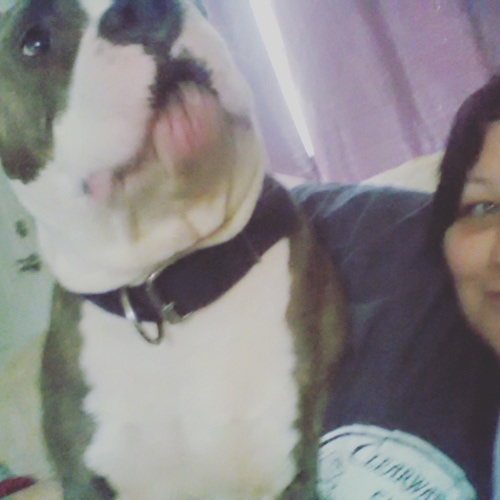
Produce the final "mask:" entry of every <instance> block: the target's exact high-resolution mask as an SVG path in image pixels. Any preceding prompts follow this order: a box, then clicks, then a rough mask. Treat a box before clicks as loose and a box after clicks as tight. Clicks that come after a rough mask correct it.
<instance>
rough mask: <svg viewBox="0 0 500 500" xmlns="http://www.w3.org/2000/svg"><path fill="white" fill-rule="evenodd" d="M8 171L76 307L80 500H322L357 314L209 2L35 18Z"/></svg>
mask: <svg viewBox="0 0 500 500" xmlns="http://www.w3.org/2000/svg"><path fill="white" fill-rule="evenodd" d="M0 22H1V24H0V74H1V79H0V156H1V160H2V164H3V167H4V169H5V172H6V173H7V175H8V177H9V178H10V180H11V183H12V187H13V189H14V191H15V192H16V194H17V195H18V197H19V199H20V200H21V201H22V203H23V204H24V205H25V206H26V207H27V208H28V210H29V211H30V212H31V213H32V214H33V216H34V218H35V220H36V223H37V228H38V236H39V242H40V248H41V251H42V254H43V256H44V258H45V260H46V262H47V263H48V265H49V266H50V268H51V270H52V272H53V274H54V275H55V277H56V279H57V281H58V285H57V286H56V290H55V294H54V302H53V308H52V319H51V324H50V329H49V334H48V338H47V342H46V347H45V351H44V359H43V373H42V382H41V386H42V393H43V399H44V431H45V436H46V441H47V445H48V448H49V450H50V454H51V456H52V458H53V461H54V463H55V466H56V469H57V471H58V473H59V475H60V478H61V480H62V483H63V487H64V492H65V498H67V499H69V500H76V499H100V498H112V497H115V496H116V497H118V498H124V499H129V500H139V499H141V500H142V499H146V500H149V499H158V500H164V499H183V498H186V499H187V498H218V499H243V498H292V497H294V498H301V499H303V498H314V497H315V495H316V493H315V484H316V454H317V445H318V436H319V433H320V431H321V423H322V418H321V417H322V415H321V414H322V408H323V406H324V401H325V397H326V394H327V393H326V390H327V387H328V382H329V380H330V375H331V372H332V366H335V365H336V364H337V362H338V359H339V357H340V355H341V352H342V346H343V330H344V322H345V320H344V315H343V313H342V312H343V310H344V309H343V304H342V297H341V294H340V292H339V287H338V285H337V284H336V280H335V277H334V274H333V269H332V266H331V263H330V261H329V259H328V258H327V257H326V256H325V254H324V253H323V252H322V250H321V248H319V247H318V245H317V244H316V243H315V241H314V239H313V237H312V235H311V231H310V229H309V228H308V226H307V224H306V220H305V218H304V216H303V215H302V214H301V213H300V210H299V209H298V208H297V207H296V206H295V204H294V203H293V202H292V201H291V199H290V197H289V195H288V193H287V192H286V191H285V190H284V189H283V188H282V187H280V186H279V185H278V184H277V183H276V182H275V181H274V180H272V179H271V178H270V177H268V176H266V175H265V174H264V167H265V165H266V159H265V155H264V152H263V147H262V143H261V139H260V137H259V133H258V131H257V130H256V125H255V120H254V116H253V111H252V98H251V93H250V90H249V88H248V86H247V84H246V82H245V81H244V79H243V78H242V76H241V74H240V73H239V72H238V70H237V69H236V67H235V66H234V63H233V62H232V60H231V57H230V55H229V53H228V51H227V49H226V47H225V45H224V43H223V41H222V40H221V38H220V37H219V35H218V34H217V33H216V32H215V31H214V29H213V28H212V27H211V25H210V24H209V22H208V21H207V19H206V17H205V15H204V13H203V7H202V6H201V4H200V3H197V2H196V1H194V0H141V1H139V0H114V1H112V0H18V1H17V2H15V5H14V6H13V7H12V8H11V9H10V10H9V11H7V12H6V13H5V14H4V15H3V17H2V18H1V21H0Z"/></svg>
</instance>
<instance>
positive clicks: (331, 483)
mask: <svg viewBox="0 0 500 500" xmlns="http://www.w3.org/2000/svg"><path fill="white" fill-rule="evenodd" d="M498 119H500V79H499V78H494V79H493V80H492V82H489V83H488V84H487V85H486V86H485V87H484V88H483V89H481V90H480V91H479V92H478V93H475V94H474V95H473V96H472V97H471V98H470V99H468V100H467V101H466V103H465V104H464V105H463V107H462V108H461V109H460V111H459V113H458V115H457V119H456V121H455V122H454V124H453V126H452V130H451V133H450V138H449V141H448V144H447V149H446V153H445V155H444V159H443V163H442V165H441V178H440V183H439V187H438V189H437V191H436V194H435V197H434V198H433V197H432V196H430V195H427V194H424V193H414V192H410V191H406V192H405V191H401V190H395V189H391V188H385V189H384V188H382V189H380V188H373V187H369V186H359V185H358V186H340V185H325V186H320V187H318V186H302V187H299V188H296V190H295V191H294V195H295V197H296V199H297V201H298V202H299V203H301V204H302V206H303V207H304V208H305V210H306V212H307V213H308V214H309V217H310V218H311V220H312V222H313V224H314V226H315V228H316V230H317V234H318V237H319V238H320V239H321V240H322V241H323V243H324V244H325V245H326V247H327V248H328V250H329V251H330V253H331V256H332V259H333V260H334V261H335V262H336V263H337V265H338V268H339V273H340V276H341V279H342V280H343V282H344V286H345V290H346V293H347V296H348V302H349V304H350V313H351V332H350V337H349V352H348V355H347V357H346V360H345V362H344V364H343V366H342V367H341V370H340V372H339V373H338V375H337V378H336V380H335V382H334V387H333V389H332V396H331V399H330V402H329V404H328V407H327V413H326V419H325V423H324V427H325V434H324V437H323V440H322V446H321V450H320V463H319V475H320V491H321V493H322V495H323V497H324V498H331V499H354V500H357V499H370V498H371V499H380V500H384V499H389V498H393V499H396V498H397V499H406V498H408V499H410V498H412V499H414V498H422V499H446V500H450V499H460V500H467V499H473V498H479V499H485V500H489V499H491V498H492V495H493V490H492V487H493V483H495V484H496V487H497V488H498V481H499V479H498V478H496V479H494V477H493V456H494V442H495V435H496V432H497V422H498V415H499V409H500V365H499V362H498V356H499V355H500V349H499V347H498V346H499V344H500V342H499V339H500V304H499V300H500V299H499V294H500V227H499V226H500V198H499V197H500V126H499V125H498V124H497V123H494V124H493V125H490V122H495V121H496V120H498ZM483 143H484V144H483ZM478 158H479V160H480V161H479V162H478V163H477V160H478ZM496 158H498V159H499V160H496ZM483 160H485V162H486V166H484V165H483V163H484V162H483ZM495 162H496V163H495ZM476 163H477V165H476ZM478 165H481V167H479V166H478ZM497 165H498V167H497ZM495 168H498V173H496V171H495ZM469 174H470V175H469ZM485 177H486V180H489V189H490V190H491V192H490V191H487V193H488V194H489V196H487V197H485V198H484V199H483V198H482V197H480V198H479V199H477V200H476V199H475V198H474V197H473V195H476V194H477V189H478V186H477V184H478V183H479V184H480V186H479V187H482V184H481V183H482V182H483V181H484V178H485ZM478 180H479V181H481V182H478ZM471 193H472V194H471ZM469 196H472V201H471V200H470V199H469V198H468V197H469ZM495 231H497V233H495ZM495 238H496V239H495ZM455 290H456V292H457V293H456V294H455ZM457 299H458V300H457ZM483 339H486V341H487V342H484V340H483Z"/></svg>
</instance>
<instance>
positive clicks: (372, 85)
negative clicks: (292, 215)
mask: <svg viewBox="0 0 500 500" xmlns="http://www.w3.org/2000/svg"><path fill="white" fill-rule="evenodd" d="M262 1H272V0H262ZM205 3H206V4H207V7H208V9H209V12H210V14H211V16H212V19H213V21H214V23H215V24H216V25H217V26H218V27H219V29H220V30H221V31H222V32H223V35H224V36H225V37H226V39H227V40H228V42H229V44H230V46H231V47H232V49H233V52H234V54H235V57H236V59H237V61H238V63H239V65H240V67H241V68H242V70H243V71H244V72H245V73H246V75H247V77H248V78H249V80H250V83H251V85H252V87H253V89H254V92H255V97H256V106H257V111H258V116H259V119H260V121H261V125H262V128H263V131H264V135H265V138H266V142H267V148H268V151H269V157H270V169H271V170H273V171H275V172H279V173H287V174H290V175H299V176H301V177H303V178H305V179H311V180H322V181H339V182H356V181H360V180H362V179H365V178H367V177H370V176H372V175H375V174H377V173H379V172H381V171H384V170H387V169H389V168H393V167H396V166H398V165H400V164H401V163H403V162H405V161H407V160H410V159H412V158H414V157H417V156H421V155H424V154H429V153H433V152H436V151H439V150H441V149H442V148H443V146H444V143H445V139H446V135H447V133H448V129H449V127H450V123H451V119H452V117H453V115H454V113H455V111H456V109H457V107H458V106H459V105H460V103H461V102H462V101H463V99H464V98H465V97H466V96H467V95H468V94H469V93H470V92H472V91H473V90H475V89H476V88H477V87H479V86H480V85H481V84H482V83H483V82H484V81H485V80H486V79H487V78H488V76H489V75H490V74H491V72H492V71H493V69H494V68H495V67H496V62H497V61H498V60H499V59H500V54H499V50H500V49H499V48H498V47H500V44H499V42H500V35H499V33H498V31H499V30H498V28H497V27H498V26H499V24H498V22H499V20H500V7H499V6H497V5H495V4H494V3H492V2H491V1H481V0H477V1H472V0H469V1H467V0H441V1H440V0H418V2H417V1H415V0H308V1H307V2H304V1H303V0H274V1H273V5H274V7H275V12H276V15H277V17H278V20H279V23H280V27H281V30H282V34H283V37H284V39H285V42H286V46H287V50H288V54H289V59H290V63H291V66H292V70H293V74H294V78H295V80H296V82H297V85H298V87H299V89H300V92H301V96H302V99H303V103H304V109H305V113H306V118H307V121H308V127H309V130H310V132H311V135H312V138H313V143H314V148H315V161H314V162H310V161H309V160H308V158H307V156H306V154H305V152H304V151H303V148H302V144H301V142H300V140H299V137H298V134H297V132H296V130H295V128H294V126H293V123H292V120H291V117H290V115H289V112H288V110H287V108H286V105H285V103H284V100H283V98H282V96H281V94H280V91H279V87H278V85H277V83H276V79H275V76H274V72H273V70H272V67H271V65H270V62H269V60H268V58H267V55H266V52H265V48H264V45H263V43H262V41H261V39H260V36H259V33H258V30H257V28H256V25H255V21H254V18H253V15H252V12H251V9H250V6H249V4H248V0H225V1H224V2H220V1H219V0H205Z"/></svg>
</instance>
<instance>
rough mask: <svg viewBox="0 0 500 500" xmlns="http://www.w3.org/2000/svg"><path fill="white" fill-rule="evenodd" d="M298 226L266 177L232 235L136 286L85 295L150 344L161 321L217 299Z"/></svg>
mask: <svg viewBox="0 0 500 500" xmlns="http://www.w3.org/2000/svg"><path fill="white" fill-rule="evenodd" d="M298 225H299V216H298V214H297V209H296V206H295V205H294V203H293V201H292V200H291V198H290V197H289V195H288V193H287V191H286V190H285V189H284V188H283V187H281V186H280V185H279V184H278V183H277V182H276V181H274V180H273V179H272V178H271V177H266V178H265V180H264V184H263V188H262V192H261V195H260V197H259V199H258V201H257V204H256V207H255V210H254V212H253V214H252V217H251V218H250V220H249V222H248V223H247V225H246V226H245V227H244V228H243V230H242V231H241V232H240V233H239V234H238V235H236V236H235V237H234V238H233V239H231V240H229V241H227V242H225V243H222V244H219V245H216V246H213V247H209V248H205V249H202V250H198V251H196V252H194V253H192V254H190V255H187V256H185V257H183V258H181V259H180V260H178V261H176V262H175V263H173V264H171V265H169V266H168V267H166V268H164V269H160V270H159V271H156V272H154V273H153V274H151V275H150V276H149V278H148V279H147V280H146V281H145V282H144V283H143V284H141V285H139V286H130V287H123V288H120V289H116V290H111V291H108V292H105V293H100V294H83V297H84V298H85V299H87V300H89V301H91V302H92V303H94V304H95V305H97V306H99V307H100V308H102V309H104V310H106V311H108V312H110V313H113V314H116V315H119V316H123V317H126V318H128V319H129V320H131V321H132V322H133V323H134V324H135V326H136V328H137V330H138V332H139V333H140V334H141V335H142V336H143V337H144V338H145V339H146V340H147V341H148V342H151V343H154V344H157V343H159V342H161V340H162V338H163V326H162V325H163V323H164V322H168V323H178V322H180V321H182V320H183V319H185V318H186V317H187V316H189V315H190V314H192V313H194V312H195V311H197V310H199V309H202V308H203V307H206V306H208V305H209V304H211V303H212V302H214V301H215V300H217V299H218V298H219V297H221V296H222V295H223V294H224V293H225V292H227V291H228V290H229V289H230V288H231V287H232V286H234V285H235V284H236V283H237V282H238V281H239V280H240V279H242V278H243V277H244V276H245V275H246V274H247V273H248V272H249V271H250V269H251V268H252V267H253V266H254V265H255V264H256V263H258V262H259V259H260V257H261V256H262V255H263V254H264V253H265V252H266V251H267V250H269V249H270V248H271V247H272V246H273V245H274V244H275V243H277V242H278V241H279V240H281V239H282V238H285V237H287V236H290V235H291V234H292V233H293V232H294V231H296V229H297V227H298ZM142 322H154V323H156V324H157V325H158V335H157V337H156V338H151V337H150V336H148V334H147V333H146V332H145V330H144V329H143V328H142V327H141V323H142Z"/></svg>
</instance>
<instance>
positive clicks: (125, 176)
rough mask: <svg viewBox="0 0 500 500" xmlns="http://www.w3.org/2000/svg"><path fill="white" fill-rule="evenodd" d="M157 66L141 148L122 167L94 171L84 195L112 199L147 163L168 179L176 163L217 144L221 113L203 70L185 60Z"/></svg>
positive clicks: (146, 167) (186, 161)
mask: <svg viewBox="0 0 500 500" xmlns="http://www.w3.org/2000/svg"><path fill="white" fill-rule="evenodd" d="M158 68H159V69H158V75H157V78H156V81H155V83H154V84H153V86H152V88H151V102H150V107H151V110H152V116H151V119H150V121H149V123H148V124H147V127H146V130H145V131H144V139H143V141H142V146H141V147H140V149H139V150H138V151H137V152H136V154H135V155H134V156H133V157H132V158H131V159H130V160H129V161H127V162H126V163H124V164H120V165H117V166H115V167H113V168H107V169H104V170H99V171H96V172H94V173H92V174H91V175H89V176H88V177H87V178H86V179H85V180H84V182H83V192H84V194H85V195H87V196H89V197H90V198H92V199H94V200H95V201H101V202H103V201H112V200H113V198H114V197H115V196H116V195H117V194H118V193H119V192H120V191H123V190H125V189H126V188H127V187H128V185H130V184H131V183H132V181H133V179H135V178H139V177H140V176H141V173H143V172H144V171H145V170H148V166H150V165H154V166H156V168H158V165H160V168H164V169H165V174H167V175H168V173H169V171H170V170H171V169H174V168H176V165H180V164H187V163H190V162H191V163H192V162H193V161H195V160H196V158H197V157H200V156H201V155H202V154H203V152H204V151H205V150H207V149H208V148H209V147H210V145H211V144H214V143H215V142H216V141H217V138H218V134H219V131H220V124H221V121H222V116H221V115H222V114H223V110H222V107H221V105H220V102H219V99H218V95H217V92H216V91H215V90H214V89H213V88H212V85H211V79H210V74H209V72H208V71H207V70H206V69H205V68H204V67H203V66H202V65H200V64H197V63H194V62H192V61H190V60H188V59H179V60H176V61H170V62H169V63H168V64H159V65H158Z"/></svg>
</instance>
